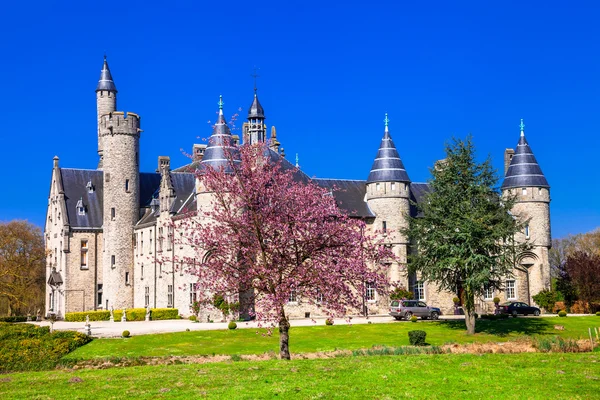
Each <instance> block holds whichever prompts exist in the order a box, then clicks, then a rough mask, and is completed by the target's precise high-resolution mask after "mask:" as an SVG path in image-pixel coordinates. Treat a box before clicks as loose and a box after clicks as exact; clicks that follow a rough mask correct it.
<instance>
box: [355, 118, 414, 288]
mask: <svg viewBox="0 0 600 400" xmlns="http://www.w3.org/2000/svg"><path fill="white" fill-rule="evenodd" d="M384 122H385V129H384V134H383V139H381V144H380V145H379V150H378V151H377V156H376V157H375V161H373V166H372V167H371V172H370V173H369V177H368V179H367V185H366V189H367V193H366V200H367V204H368V206H369V208H370V209H371V211H372V212H373V213H374V214H375V215H376V217H375V221H374V230H378V231H381V232H383V233H384V234H386V235H389V236H388V237H387V240H386V241H387V242H388V243H389V244H391V245H392V248H393V250H394V253H395V254H396V256H398V257H399V260H400V263H401V264H404V265H405V264H406V257H407V248H408V239H407V238H406V237H405V236H404V235H403V234H402V233H401V232H400V231H401V229H403V228H405V227H407V224H408V218H407V216H408V215H409V212H410V201H409V199H410V178H409V177H408V174H407V173H406V169H405V168H404V164H403V163H402V160H401V159H400V155H399V154H398V150H396V146H395V145H394V141H393V140H392V136H391V135H390V132H389V127H388V123H389V120H388V116H387V114H385V120H384ZM388 231H390V233H389V234H388V233H387V232H388ZM401 269H402V267H401V266H400V265H391V266H390V280H391V281H392V282H400V281H402V283H403V285H404V286H407V282H405V278H406V276H405V271H401Z"/></svg>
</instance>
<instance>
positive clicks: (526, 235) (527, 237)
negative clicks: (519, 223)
mask: <svg viewBox="0 0 600 400" xmlns="http://www.w3.org/2000/svg"><path fill="white" fill-rule="evenodd" d="M525 239H529V224H527V225H525Z"/></svg>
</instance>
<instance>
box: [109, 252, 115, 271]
mask: <svg viewBox="0 0 600 400" xmlns="http://www.w3.org/2000/svg"><path fill="white" fill-rule="evenodd" d="M110 266H111V267H113V268H114V267H115V255H114V254H113V255H112V256H110Z"/></svg>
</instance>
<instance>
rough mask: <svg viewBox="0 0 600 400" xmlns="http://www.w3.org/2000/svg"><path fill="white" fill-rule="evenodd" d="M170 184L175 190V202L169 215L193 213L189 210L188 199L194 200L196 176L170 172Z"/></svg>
mask: <svg viewBox="0 0 600 400" xmlns="http://www.w3.org/2000/svg"><path fill="white" fill-rule="evenodd" d="M171 182H172V183H173V188H174V190H175V196H176V197H175V200H174V201H173V204H172V205H171V210H170V211H171V213H173V214H179V213H180V212H188V211H193V210H191V209H189V204H186V203H189V199H190V198H194V197H195V196H194V194H195V192H196V175H195V174H189V173H184V172H171Z"/></svg>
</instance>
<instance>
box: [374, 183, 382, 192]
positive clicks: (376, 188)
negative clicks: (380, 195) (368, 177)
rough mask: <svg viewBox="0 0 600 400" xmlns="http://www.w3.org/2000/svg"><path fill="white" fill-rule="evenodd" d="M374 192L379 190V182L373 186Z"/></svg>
mask: <svg viewBox="0 0 600 400" xmlns="http://www.w3.org/2000/svg"><path fill="white" fill-rule="evenodd" d="M375 190H377V191H378V192H379V191H380V190H381V185H380V184H379V182H377V183H376V184H375Z"/></svg>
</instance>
